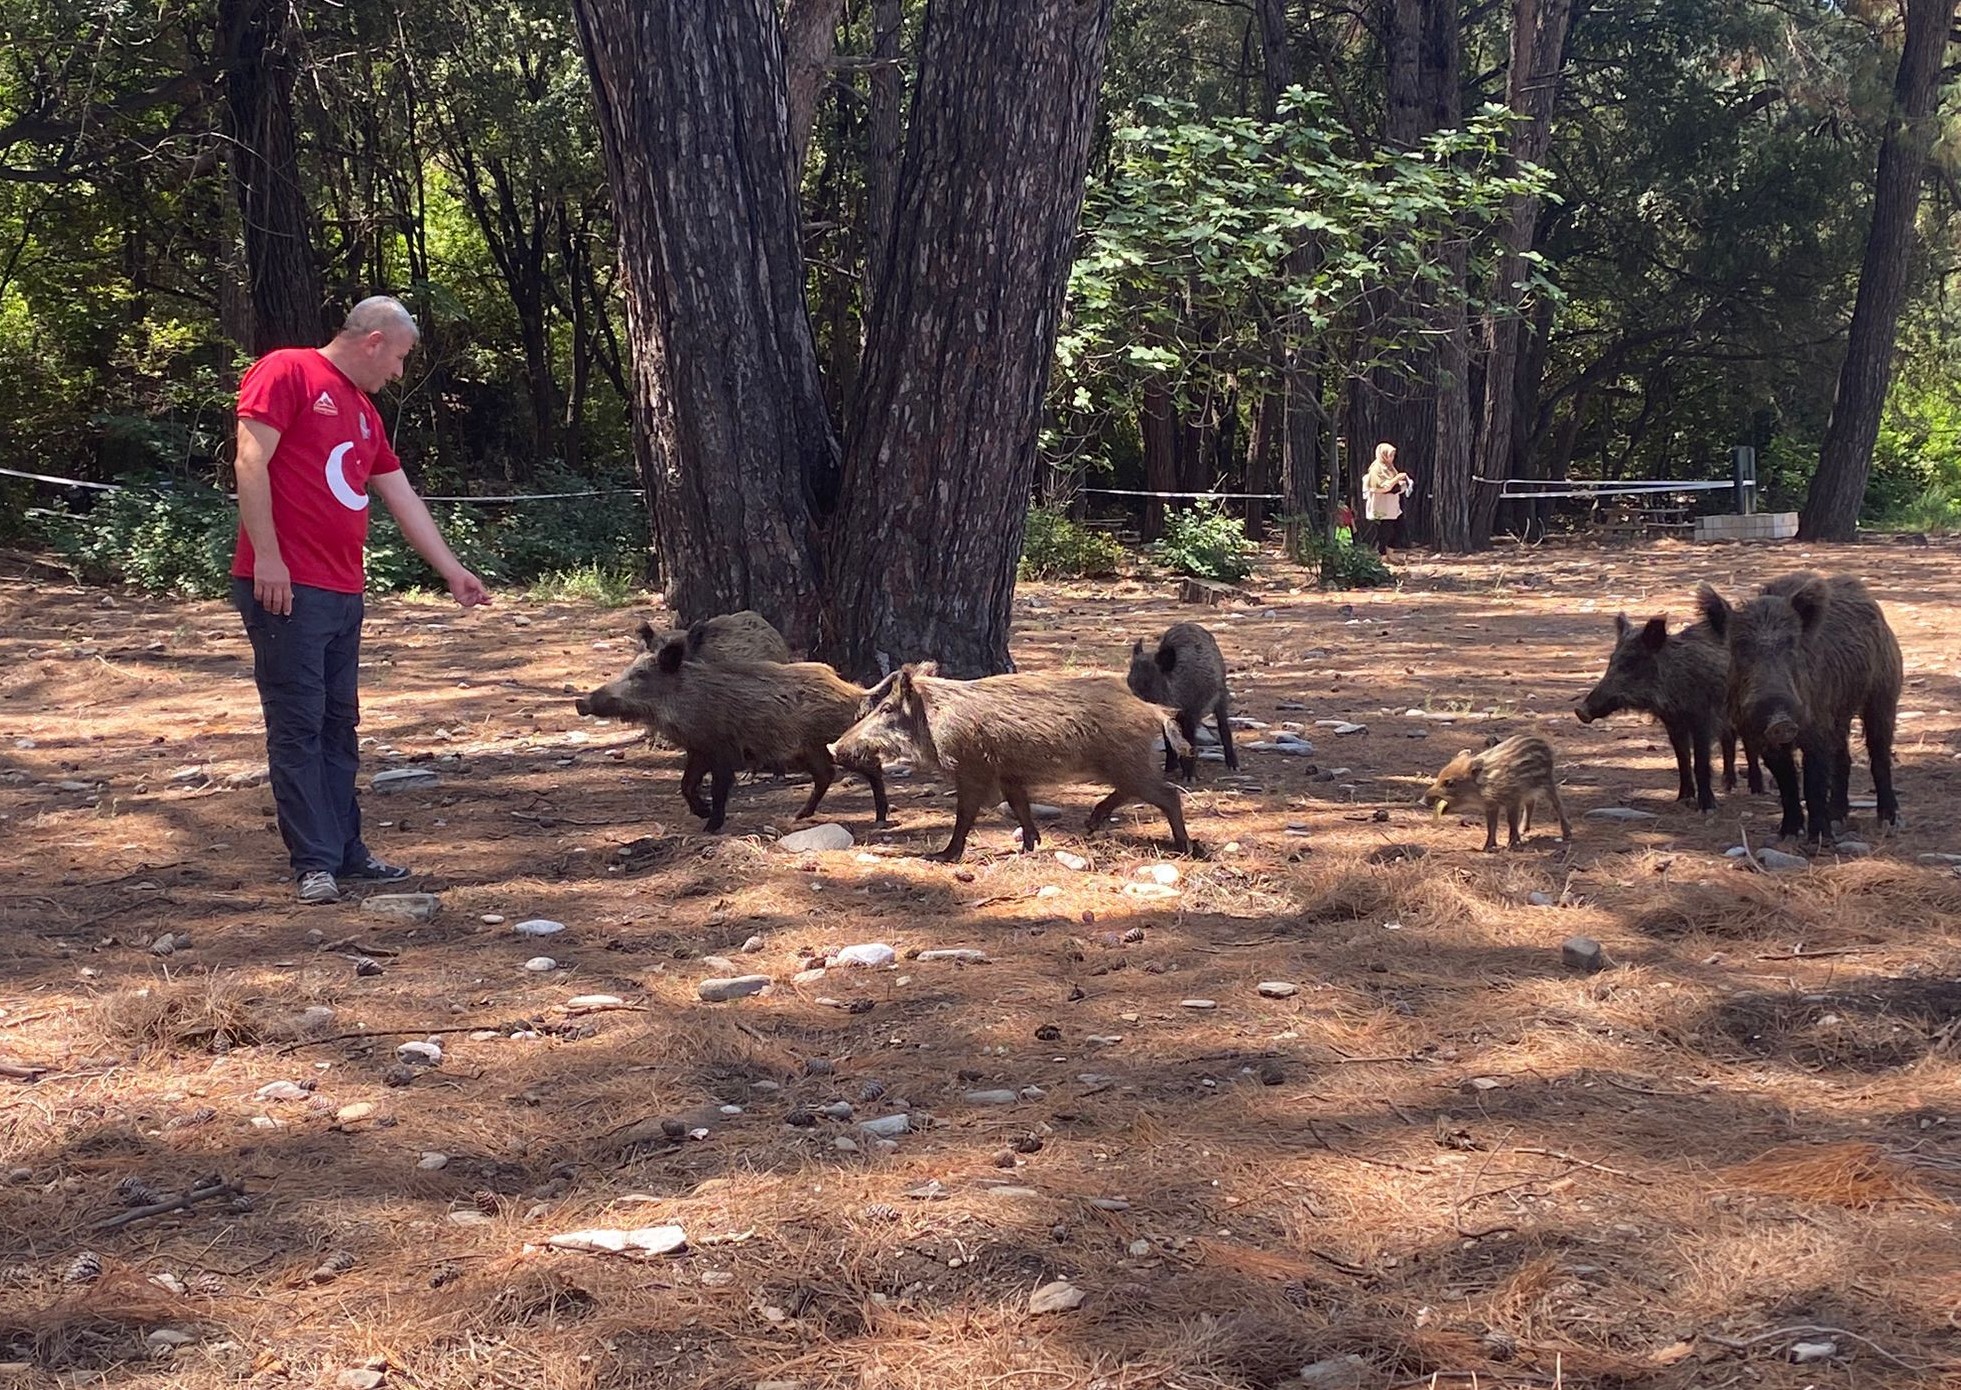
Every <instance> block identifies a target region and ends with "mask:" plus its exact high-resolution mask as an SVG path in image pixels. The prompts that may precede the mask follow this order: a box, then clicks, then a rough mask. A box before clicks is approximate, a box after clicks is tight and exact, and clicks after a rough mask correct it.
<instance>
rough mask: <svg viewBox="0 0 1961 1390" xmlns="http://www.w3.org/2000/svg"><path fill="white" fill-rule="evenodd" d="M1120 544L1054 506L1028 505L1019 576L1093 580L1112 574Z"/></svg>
mask: <svg viewBox="0 0 1961 1390" xmlns="http://www.w3.org/2000/svg"><path fill="white" fill-rule="evenodd" d="M1123 554H1124V550H1123V547H1122V546H1121V545H1119V544H1117V542H1116V541H1114V540H1112V539H1111V538H1110V537H1109V536H1106V535H1104V534H1102V533H1101V532H1100V531H1092V530H1090V529H1089V528H1088V527H1086V526H1079V525H1077V524H1076V523H1075V522H1073V521H1071V520H1070V519H1069V518H1068V517H1067V516H1066V515H1064V514H1063V513H1062V512H1061V511H1059V510H1057V509H1056V508H1054V507H1040V506H1037V507H1030V508H1029V509H1028V522H1027V525H1026V526H1025V527H1024V528H1023V529H1022V537H1021V577H1022V578H1023V579H1093V578H1096V577H1098V576H1100V575H1106V574H1115V573H1116V571H1117V566H1118V564H1119V563H1121V561H1122V560H1123Z"/></svg>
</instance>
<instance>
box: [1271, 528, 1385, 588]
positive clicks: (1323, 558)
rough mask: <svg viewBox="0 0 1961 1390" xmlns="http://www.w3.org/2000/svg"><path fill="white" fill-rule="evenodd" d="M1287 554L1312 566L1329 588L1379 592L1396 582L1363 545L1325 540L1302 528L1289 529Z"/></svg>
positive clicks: (1371, 551) (1377, 558)
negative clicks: (1290, 537) (1291, 530)
mask: <svg viewBox="0 0 1961 1390" xmlns="http://www.w3.org/2000/svg"><path fill="white" fill-rule="evenodd" d="M1288 554H1289V555H1290V556H1291V557H1292V558H1293V559H1294V560H1295V561H1296V562H1298V563H1300V564H1303V565H1311V566H1313V567H1314V568H1315V569H1316V570H1318V571H1319V572H1320V575H1321V582H1322V584H1324V585H1326V586H1327V587H1329V588H1332V589H1380V588H1385V587H1387V586H1388V585H1391V584H1394V583H1395V582H1396V576H1395V575H1394V574H1393V573H1391V572H1390V569H1389V566H1387V565H1385V564H1383V563H1382V557H1381V556H1380V555H1377V554H1376V553H1375V552H1374V551H1373V550H1371V549H1369V548H1368V547H1367V546H1362V545H1356V544H1355V543H1354V542H1353V541H1348V540H1329V539H1328V538H1327V537H1326V536H1324V535H1322V534H1321V533H1320V532H1318V531H1314V530H1312V529H1310V528H1308V527H1305V526H1301V527H1296V528H1294V529H1293V532H1292V541H1291V543H1290V545H1289V546H1288Z"/></svg>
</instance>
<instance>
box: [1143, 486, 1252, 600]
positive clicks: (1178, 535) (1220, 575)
mask: <svg viewBox="0 0 1961 1390" xmlns="http://www.w3.org/2000/svg"><path fill="white" fill-rule="evenodd" d="M1257 553H1258V548H1257V547H1256V546H1255V545H1254V544H1253V543H1252V542H1251V541H1249V540H1247V539H1246V529H1245V527H1244V525H1243V524H1242V523H1241V522H1240V520H1239V518H1237V517H1235V516H1230V515H1228V514H1227V513H1226V512H1225V510H1224V509H1223V508H1221V507H1220V506H1219V504H1218V503H1217V502H1201V503H1199V504H1198V505H1197V506H1194V507H1189V508H1186V509H1184V510H1182V511H1175V512H1172V513H1170V514H1169V515H1168V516H1166V517H1165V519H1164V537H1163V539H1161V540H1160V541H1159V542H1158V544H1157V555H1158V559H1159V560H1161V561H1163V562H1164V563H1165V564H1166V565H1167V566H1169V567H1170V568H1171V569H1173V570H1175V571H1177V572H1178V573H1179V574H1189V575H1192V576H1193V577H1195V578H1198V579H1217V580H1222V581H1224V582H1225V583H1228V584H1232V583H1237V582H1238V581H1239V580H1242V579H1244V578H1245V577H1246V576H1247V575H1249V574H1251V573H1252V572H1253V556H1254V555H1255V554H1257Z"/></svg>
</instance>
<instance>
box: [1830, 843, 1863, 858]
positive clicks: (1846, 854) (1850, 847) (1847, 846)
mask: <svg viewBox="0 0 1961 1390" xmlns="http://www.w3.org/2000/svg"><path fill="white" fill-rule="evenodd" d="M1832 853H1834V854H1836V855H1838V856H1839V857H1840V858H1841V859H1864V858H1865V857H1866V856H1867V855H1869V854H1871V853H1872V846H1871V845H1869V844H1867V843H1866V842H1865V841H1864V840H1840V841H1839V842H1838V843H1837V844H1835V845H1833V846H1832Z"/></svg>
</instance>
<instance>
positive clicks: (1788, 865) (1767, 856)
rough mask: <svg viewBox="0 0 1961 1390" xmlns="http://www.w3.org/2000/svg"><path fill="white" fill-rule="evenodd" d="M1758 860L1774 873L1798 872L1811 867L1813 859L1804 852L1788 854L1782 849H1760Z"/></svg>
mask: <svg viewBox="0 0 1961 1390" xmlns="http://www.w3.org/2000/svg"><path fill="white" fill-rule="evenodd" d="M1757 862H1758V863H1759V864H1761V865H1763V866H1764V867H1765V868H1766V869H1768V870H1770V871H1771V872H1772V873H1774V874H1789V873H1796V872H1798V871H1799V870H1800V869H1808V868H1810V867H1811V861H1810V860H1809V859H1806V858H1805V857H1804V856H1803V855H1802V854H1786V853H1785V852H1784V851H1783V850H1781V849H1760V850H1758V851H1757Z"/></svg>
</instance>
